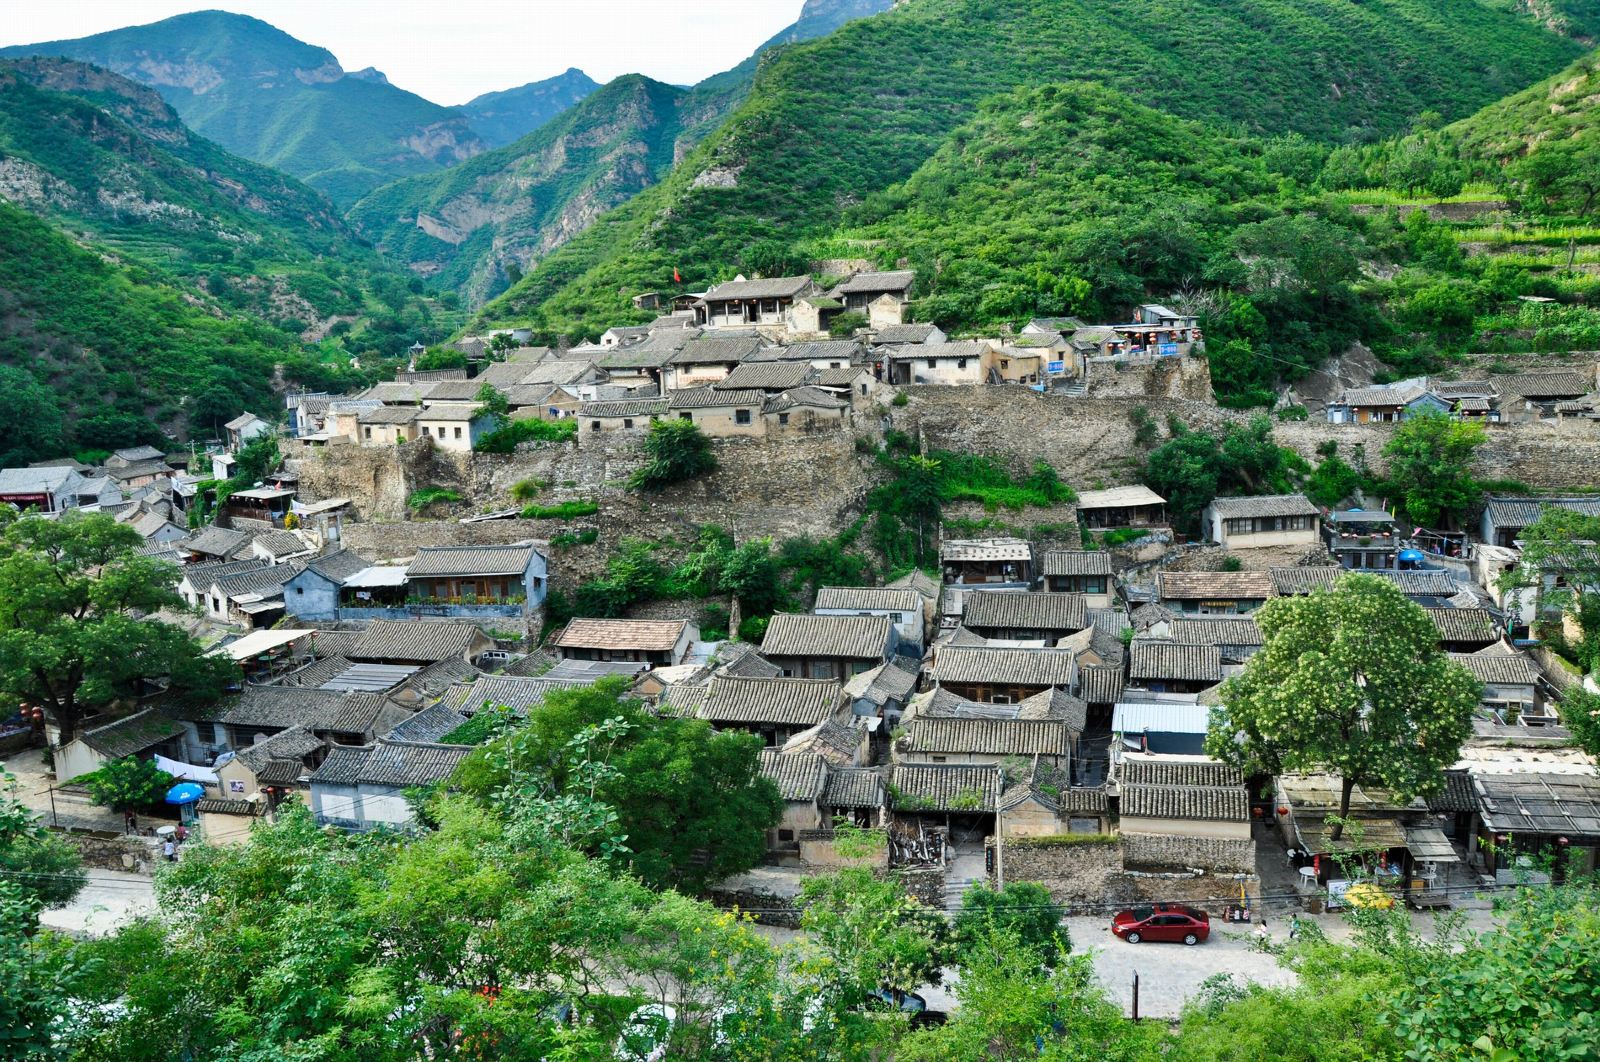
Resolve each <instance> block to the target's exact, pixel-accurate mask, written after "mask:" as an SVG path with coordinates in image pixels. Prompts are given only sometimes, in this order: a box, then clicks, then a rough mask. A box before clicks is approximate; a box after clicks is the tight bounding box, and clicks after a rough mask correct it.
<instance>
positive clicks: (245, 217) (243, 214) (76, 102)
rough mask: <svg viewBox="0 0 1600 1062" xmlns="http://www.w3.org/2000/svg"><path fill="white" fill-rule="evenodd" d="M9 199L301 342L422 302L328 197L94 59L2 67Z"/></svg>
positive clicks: (3, 192)
mask: <svg viewBox="0 0 1600 1062" xmlns="http://www.w3.org/2000/svg"><path fill="white" fill-rule="evenodd" d="M0 198H4V199H6V200H8V201H10V202H12V203H13V204H15V205H17V206H20V207H22V208H23V209H26V210H29V211H31V212H33V213H35V214H38V215H40V216H41V217H46V218H49V219H51V220H54V221H56V222H57V223H60V224H63V225H65V226H66V227H68V228H69V229H70V230H71V231H73V232H75V233H82V234H85V235H87V236H88V237H89V238H91V239H92V240H93V241H94V242H95V243H96V244H98V245H100V246H102V247H105V248H107V249H109V250H111V251H113V252H114V253H116V254H117V255H119V256H122V257H124V258H127V259H130V260H134V261H138V262H141V263H143V264H144V265H146V266H148V267H149V268H151V269H152V270H154V271H156V272H157V273H159V274H160V275H162V276H163V277H164V278H166V279H167V280H169V281H171V282H173V283H176V284H179V285H184V286H188V287H190V288H192V289H194V290H196V291H199V292H203V293H205V294H208V295H210V296H213V297H215V298H217V299H218V300H220V301H221V303H222V304H223V305H226V306H227V307H229V308H230V309H232V310H235V311H242V312H247V313H250V314H253V315H255V316H258V317H261V318H263V319H264V320H266V321H268V322H270V323H272V324H274V325H277V326H280V327H283V328H285V329H286V330H288V331H290V332H295V333H299V332H307V333H308V335H311V336H318V335H320V334H322V333H323V332H324V331H325V330H326V329H327V327H328V326H329V325H331V324H332V322H333V321H334V320H336V319H341V318H342V319H345V320H346V321H347V322H349V321H355V320H357V319H359V318H361V317H362V316H363V314H364V313H365V311H366V308H367V301H368V299H369V298H371V297H373V296H381V297H382V298H385V299H388V300H389V301H396V302H398V303H401V304H404V303H406V302H408V301H412V300H413V299H414V296H412V295H411V293H410V292H408V291H407V290H406V289H407V284H408V283H409V282H410V278H408V277H406V276H404V275H403V274H400V273H398V272H397V271H396V270H394V269H393V268H392V267H390V266H388V265H386V264H385V263H383V262H382V261H380V259H379V258H378V257H377V255H375V254H374V253H373V252H372V251H371V250H370V249H368V248H366V247H364V246H362V245H361V244H359V243H358V242H357V241H356V239H355V238H354V236H353V235H352V233H351V232H350V230H349V228H348V227H347V226H346V224H345V222H344V221H343V219H342V218H340V216H339V214H338V211H337V210H336V209H335V208H334V206H333V204H332V203H330V202H329V201H328V200H327V198H326V197H324V196H323V195H321V194H320V193H318V192H316V191H315V190H313V189H311V188H309V187H307V186H306V185H304V184H301V183H300V182H299V181H297V180H295V179H293V178H292V177H288V176H286V175H284V174H282V173H280V172H278V171H276V170H273V169H270V168H269V167H266V166H262V165H258V164H257V163H253V162H250V161H247V160H245V159H242V158H239V157H237V156H235V155H231V154H229V153H228V152H226V151H224V150H223V149H222V148H220V147H218V146H217V145H216V144H214V143H212V142H211V141H209V140H207V139H205V138H204V137H200V136H196V135H195V134H194V133H193V132H192V131H190V130H189V129H188V128H187V127H186V126H185V125H184V124H183V122H182V121H181V120H180V119H179V118H178V116H177V114H176V112H175V111H174V110H173V109H172V107H170V106H169V105H168V104H167V103H166V102H164V101H163V100H162V98H161V97H160V95H158V94H157V93H156V92H155V90H153V89H150V88H147V87H145V86H143V85H139V84H136V83H134V82H132V81H130V80H128V79H127V78H124V77H121V76H119V75H117V74H113V73H111V72H110V71H107V70H103V69H101V68H99V67H94V66H90V65H88V64H85V63H78V62H74V61H72V60H68V59H45V58H24V59H11V60H0ZM398 309H399V307H397V310H398ZM408 342H409V341H408Z"/></svg>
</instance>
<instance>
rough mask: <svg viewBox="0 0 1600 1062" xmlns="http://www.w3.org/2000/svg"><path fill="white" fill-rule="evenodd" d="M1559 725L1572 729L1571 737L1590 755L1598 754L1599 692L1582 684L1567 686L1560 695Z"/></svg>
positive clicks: (1599, 733)
mask: <svg viewBox="0 0 1600 1062" xmlns="http://www.w3.org/2000/svg"><path fill="white" fill-rule="evenodd" d="M1561 725H1562V726H1564V727H1566V728H1567V729H1568V730H1570V731H1572V739H1573V740H1574V741H1576V742H1577V743H1578V745H1579V746H1580V747H1582V749H1583V750H1584V751H1585V752H1587V753H1588V754H1589V755H1591V756H1600V693H1590V692H1589V691H1588V690H1587V689H1585V688H1583V687H1582V686H1576V685H1574V686H1573V687H1571V688H1569V689H1568V690H1567V691H1566V692H1565V693H1563V694H1562V696H1561Z"/></svg>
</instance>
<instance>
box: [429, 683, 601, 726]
mask: <svg viewBox="0 0 1600 1062" xmlns="http://www.w3.org/2000/svg"><path fill="white" fill-rule="evenodd" d="M588 685H590V684H589V683H587V682H584V681H582V680H580V679H547V678H524V677H521V676H517V675H482V676H480V677H479V678H477V679H476V680H474V681H473V682H470V683H465V682H464V683H457V684H456V685H453V686H451V687H450V688H449V689H448V690H446V691H445V695H444V699H443V700H442V701H440V703H441V704H443V705H445V706H447V707H449V708H450V709H452V710H453V711H458V712H460V713H461V714H463V715H473V714H475V713H477V712H479V711H481V710H482V709H483V706H484V705H486V704H487V705H489V706H491V707H494V708H507V709H510V711H511V713H512V714H513V715H515V716H517V717H519V718H520V717H522V716H525V715H527V714H528V712H529V711H530V710H531V709H534V708H537V707H539V706H540V705H541V704H543V703H544V699H545V697H547V696H549V694H550V692H551V691H552V690H579V689H584V688H585V687H587V686H588Z"/></svg>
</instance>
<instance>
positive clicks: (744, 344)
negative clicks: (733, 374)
mask: <svg viewBox="0 0 1600 1062" xmlns="http://www.w3.org/2000/svg"><path fill="white" fill-rule="evenodd" d="M760 349H761V340H760V339H759V338H758V337H756V336H710V335H707V336H701V337H699V338H698V339H691V340H690V341H689V342H687V343H685V344H684V345H683V349H682V350H680V351H678V353H677V354H675V355H673V357H672V361H671V362H669V363H668V364H671V365H705V364H715V363H718V362H727V361H734V362H738V361H743V360H744V359H745V358H747V357H749V356H750V355H751V354H754V353H755V352H756V351H758V350H760Z"/></svg>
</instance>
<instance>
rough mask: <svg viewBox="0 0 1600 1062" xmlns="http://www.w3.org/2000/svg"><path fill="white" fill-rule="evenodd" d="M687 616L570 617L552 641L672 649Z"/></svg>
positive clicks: (581, 646) (582, 645) (566, 646)
mask: <svg viewBox="0 0 1600 1062" xmlns="http://www.w3.org/2000/svg"><path fill="white" fill-rule="evenodd" d="M688 622H689V621H688V620H638V619H591V618H579V619H574V620H571V621H569V622H568V623H567V625H566V627H565V628H564V629H563V630H562V631H561V633H560V634H559V635H557V636H556V639H555V641H554V642H553V643H552V644H553V645H554V646H556V647H557V648H561V649H640V650H644V651H647V652H663V653H664V652H669V651H671V650H672V649H673V648H674V647H675V646H676V645H677V644H678V639H679V638H681V637H683V632H684V627H685V626H687V625H688Z"/></svg>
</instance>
